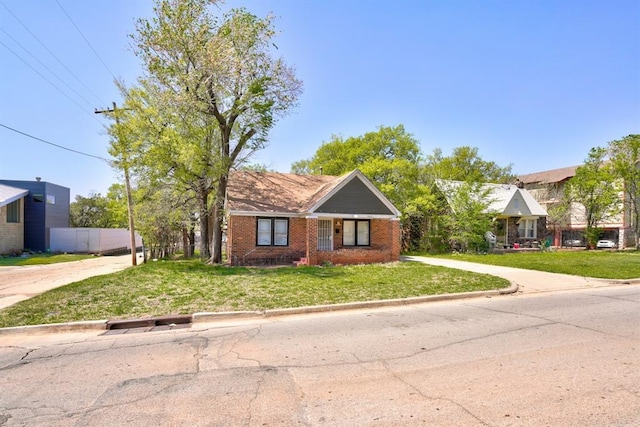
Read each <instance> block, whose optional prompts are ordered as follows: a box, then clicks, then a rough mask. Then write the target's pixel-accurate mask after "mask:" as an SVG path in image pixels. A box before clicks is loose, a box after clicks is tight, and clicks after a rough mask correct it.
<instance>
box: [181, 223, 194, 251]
mask: <svg viewBox="0 0 640 427" xmlns="http://www.w3.org/2000/svg"><path fill="white" fill-rule="evenodd" d="M182 250H183V251H184V257H185V258H191V256H192V255H193V254H192V253H191V246H189V231H188V230H187V227H182Z"/></svg>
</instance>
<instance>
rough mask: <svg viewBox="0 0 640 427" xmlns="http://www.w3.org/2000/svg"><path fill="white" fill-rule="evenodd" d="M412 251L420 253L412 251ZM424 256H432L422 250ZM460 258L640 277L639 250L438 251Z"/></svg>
mask: <svg viewBox="0 0 640 427" xmlns="http://www.w3.org/2000/svg"><path fill="white" fill-rule="evenodd" d="M412 255H420V254H417V253H413V254H412ZM423 255H425V256H433V255H428V254H423ZM437 256H438V257H445V258H451V259H457V260H460V261H470V262H478V263H482V264H491V265H502V266H506V267H516V268H526V269H530V270H539V271H548V272H551V273H564V274H572V275H575V276H584V277H599V278H603V279H637V278H640V251H613V252H612V251H551V252H520V253H506V254H502V255H497V254H486V255H471V254H455V255H437Z"/></svg>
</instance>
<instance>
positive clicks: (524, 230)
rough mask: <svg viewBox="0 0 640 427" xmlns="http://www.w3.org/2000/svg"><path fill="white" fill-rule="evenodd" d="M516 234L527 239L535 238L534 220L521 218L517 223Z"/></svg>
mask: <svg viewBox="0 0 640 427" xmlns="http://www.w3.org/2000/svg"><path fill="white" fill-rule="evenodd" d="M518 235H519V236H520V237H524V238H527V239H535V238H536V220H535V219H521V220H520V222H519V223H518Z"/></svg>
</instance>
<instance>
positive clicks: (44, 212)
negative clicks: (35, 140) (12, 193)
mask: <svg viewBox="0 0 640 427" xmlns="http://www.w3.org/2000/svg"><path fill="white" fill-rule="evenodd" d="M0 185H4V186H9V187H14V188H19V189H22V190H25V191H27V194H26V195H24V196H23V205H22V206H21V207H22V210H21V214H22V215H23V220H24V224H23V226H22V227H23V230H24V241H23V246H21V247H20V248H17V249H19V250H22V249H29V250H32V251H38V252H46V251H48V250H49V249H50V240H49V230H50V229H51V227H69V203H70V190H69V189H68V188H66V187H62V186H59V185H56V184H52V183H49V182H44V181H41V180H40V179H39V178H37V179H36V181H12V180H0Z"/></svg>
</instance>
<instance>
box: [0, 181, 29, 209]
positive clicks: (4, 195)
mask: <svg viewBox="0 0 640 427" xmlns="http://www.w3.org/2000/svg"><path fill="white" fill-rule="evenodd" d="M27 194H29V190H25V189H24V188H16V187H10V186H8V185H4V184H0V207H2V206H6V205H8V204H9V203H12V202H15V201H16V200H18V199H20V198H22V197H24V196H26V195H27Z"/></svg>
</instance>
